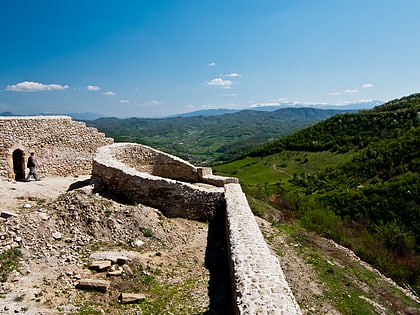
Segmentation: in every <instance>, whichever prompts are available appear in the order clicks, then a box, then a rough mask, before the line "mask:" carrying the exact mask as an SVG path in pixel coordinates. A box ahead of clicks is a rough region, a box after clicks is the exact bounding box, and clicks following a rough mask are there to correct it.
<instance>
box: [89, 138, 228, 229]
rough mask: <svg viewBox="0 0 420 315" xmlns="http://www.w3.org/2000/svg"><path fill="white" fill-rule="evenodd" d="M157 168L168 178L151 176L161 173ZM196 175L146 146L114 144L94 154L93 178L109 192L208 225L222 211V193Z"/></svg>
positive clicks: (194, 172) (173, 215) (188, 165)
mask: <svg viewBox="0 0 420 315" xmlns="http://www.w3.org/2000/svg"><path fill="white" fill-rule="evenodd" d="M153 157H154V158H155V159H156V160H155V161H153ZM172 158H173V159H174V160H173V161H172V162H171V161H170V160H171V159H172ZM139 161H140V162H141V161H142V162H143V163H145V164H144V165H141V163H140V162H139ZM159 167H162V169H163V170H167V171H168V174H169V175H170V176H167V177H166V176H165V177H161V176H157V175H154V174H161V173H164V172H163V171H162V170H159ZM171 167H174V169H173V170H172V171H171V170H170V168H171ZM198 173H199V172H198V168H196V167H194V166H193V165H191V164H189V163H187V162H184V161H182V160H180V159H178V158H176V157H172V156H171V155H169V154H165V153H163V152H159V151H156V150H154V149H152V148H149V147H147V146H142V145H140V144H132V143H115V144H113V145H109V146H104V147H101V148H99V149H98V150H97V152H96V154H95V156H94V158H93V170H92V177H93V178H94V179H96V180H97V181H98V182H100V183H102V184H103V185H104V186H105V187H106V189H107V190H109V191H110V192H112V193H114V194H118V195H120V196H123V197H124V198H126V199H127V200H129V201H132V202H138V203H142V204H145V205H149V206H152V207H156V208H158V209H160V210H161V211H162V212H163V214H164V215H165V216H168V217H183V218H188V219H193V220H199V221H207V220H209V219H211V218H212V217H213V215H214V213H215V212H216V211H219V210H221V209H224V208H225V200H224V189H223V187H216V186H212V185H207V184H204V183H201V184H199V183H198V182H199V178H198V175H197V174H198ZM193 175H194V176H193ZM171 176H172V177H174V178H176V179H173V178H168V177H171Z"/></svg>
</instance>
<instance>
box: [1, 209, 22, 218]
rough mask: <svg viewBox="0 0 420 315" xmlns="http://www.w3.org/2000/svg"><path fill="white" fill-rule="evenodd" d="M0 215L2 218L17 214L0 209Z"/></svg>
mask: <svg viewBox="0 0 420 315" xmlns="http://www.w3.org/2000/svg"><path fill="white" fill-rule="evenodd" d="M0 216H1V217H2V218H5V219H7V218H10V217H17V216H18V215H17V214H16V213H13V212H10V211H6V210H2V211H1V213H0Z"/></svg>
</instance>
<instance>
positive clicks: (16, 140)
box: [0, 116, 113, 178]
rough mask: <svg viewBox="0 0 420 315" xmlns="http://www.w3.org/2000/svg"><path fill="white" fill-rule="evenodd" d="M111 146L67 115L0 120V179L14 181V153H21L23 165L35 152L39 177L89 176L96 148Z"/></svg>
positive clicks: (96, 131) (102, 137) (93, 131)
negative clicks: (11, 179) (18, 151)
mask: <svg viewBox="0 0 420 315" xmlns="http://www.w3.org/2000/svg"><path fill="white" fill-rule="evenodd" d="M111 143H113V139H110V138H106V137H105V135H104V134H103V133H100V132H98V130H97V129H95V128H89V127H87V126H86V124H85V123H82V122H76V121H73V120H72V119H71V117H67V116H25V117H20V116H19V117H0V177H9V178H14V167H13V157H12V156H13V152H14V151H15V150H21V151H22V152H23V155H24V156H23V159H24V161H25V163H26V161H27V158H28V157H29V154H30V152H35V157H36V160H37V162H38V164H39V167H38V174H39V176H40V177H41V178H42V177H44V176H68V175H73V176H74V175H82V174H90V173H91V169H92V156H93V154H94V153H95V151H96V149H97V148H98V147H100V146H103V145H107V144H111ZM26 171H28V170H27V169H26Z"/></svg>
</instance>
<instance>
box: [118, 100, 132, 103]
mask: <svg viewBox="0 0 420 315" xmlns="http://www.w3.org/2000/svg"><path fill="white" fill-rule="evenodd" d="M120 103H130V100H120Z"/></svg>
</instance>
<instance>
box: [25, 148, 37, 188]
mask: <svg viewBox="0 0 420 315" xmlns="http://www.w3.org/2000/svg"><path fill="white" fill-rule="evenodd" d="M26 166H27V167H28V168H29V174H28V176H26V181H27V182H29V178H30V177H31V175H32V176H33V177H34V178H35V180H39V177H38V175H37V173H36V168H37V166H38V165H37V163H36V161H35V153H34V152H31V156H30V157H29V158H28V163H27V165H26Z"/></svg>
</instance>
